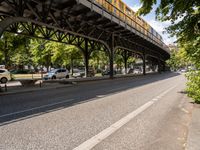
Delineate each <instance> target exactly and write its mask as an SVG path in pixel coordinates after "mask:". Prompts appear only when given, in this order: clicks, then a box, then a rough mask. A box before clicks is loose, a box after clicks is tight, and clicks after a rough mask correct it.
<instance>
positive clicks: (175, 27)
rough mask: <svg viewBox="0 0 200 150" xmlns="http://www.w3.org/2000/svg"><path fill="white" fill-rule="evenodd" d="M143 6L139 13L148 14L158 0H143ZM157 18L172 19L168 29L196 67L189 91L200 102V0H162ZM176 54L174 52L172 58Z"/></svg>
mask: <svg viewBox="0 0 200 150" xmlns="http://www.w3.org/2000/svg"><path fill="white" fill-rule="evenodd" d="M141 2H142V8H141V9H140V10H139V11H138V14H140V15H141V14H143V15H145V14H147V13H149V12H150V11H151V10H152V6H153V5H154V4H156V3H157V2H158V1H157V0H141ZM156 18H157V19H158V20H160V21H171V23H172V25H171V26H169V27H168V28H167V29H166V30H167V32H168V33H170V34H171V35H172V36H174V35H175V36H176V37H177V39H178V40H177V43H178V44H179V45H180V47H181V48H182V51H184V53H185V54H186V55H185V61H187V60H189V61H190V62H191V63H193V64H194V65H195V67H196V69H197V70H196V71H192V72H191V73H189V74H188V75H187V78H188V83H187V91H188V94H189V96H191V97H192V98H193V99H194V100H195V101H198V102H200V96H199V95H200V86H199V85H200V79H199V75H200V71H199V70H200V59H199V58H200V22H199V18H200V1H199V0H161V2H160V4H159V6H158V7H157V9H156ZM173 58H175V56H174V55H173V54H172V59H173ZM172 59H171V60H172Z"/></svg>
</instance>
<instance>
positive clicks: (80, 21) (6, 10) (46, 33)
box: [0, 0, 169, 77]
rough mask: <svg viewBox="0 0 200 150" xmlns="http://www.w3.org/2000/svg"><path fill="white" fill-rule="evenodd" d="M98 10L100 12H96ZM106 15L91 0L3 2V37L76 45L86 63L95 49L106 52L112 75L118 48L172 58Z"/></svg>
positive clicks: (0, 30) (0, 25)
mask: <svg viewBox="0 0 200 150" xmlns="http://www.w3.org/2000/svg"><path fill="white" fill-rule="evenodd" d="M83 2H86V3H87V4H88V5H89V6H91V7H88V6H86V5H85V4H83ZM95 8H98V9H97V10H100V12H99V13H98V12H97V11H95V10H94V9H95ZM105 14H108V12H106V10H105V9H103V8H101V7H98V6H97V5H94V4H93V3H92V2H90V1H89V0H82V1H80V0H59V1H54V0H44V1H40V0H29V1H27V0H17V1H16V0H1V1H0V20H1V22H0V35H1V34H2V33H3V32H4V31H8V32H12V33H17V34H22V35H26V36H30V37H36V38H42V39H46V40H52V41H57V42H62V43H66V44H72V45H76V46H78V47H79V48H80V49H81V50H82V51H83V53H84V56H85V57H84V58H86V61H85V63H87V61H88V60H87V59H89V56H88V55H90V54H91V51H92V50H95V49H103V50H106V51H107V52H108V55H109V58H110V69H111V72H112V70H113V69H112V68H113V55H114V51H115V50H116V49H119V48H121V49H124V50H128V51H132V52H135V53H138V54H140V55H142V56H143V58H145V57H144V55H149V56H153V57H155V58H157V59H160V60H161V61H163V62H164V61H165V60H166V59H168V58H169V54H168V53H167V52H166V51H165V50H163V49H162V48H160V47H159V46H157V45H156V44H155V42H151V40H147V37H145V36H144V35H142V34H141V33H139V32H138V31H136V30H134V29H131V30H130V29H129V27H128V25H126V28H124V26H123V25H122V24H124V23H123V22H122V21H120V20H119V23H116V21H114V18H115V19H116V17H114V16H113V15H112V14H111V17H112V18H113V20H112V19H111V20H110V19H108V18H107V17H106V15H105ZM86 40H87V41H88V42H87V43H89V50H88V46H86V44H82V43H85V41H86ZM91 43H92V44H91ZM82 45H85V46H84V47H83V46H82ZM86 47H87V48H86ZM85 49H87V50H85ZM86 53H87V54H86ZM144 61H145V60H144ZM86 70H87V69H86ZM112 76H113V74H111V77H112Z"/></svg>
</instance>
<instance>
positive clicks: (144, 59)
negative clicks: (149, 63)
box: [142, 53, 146, 75]
mask: <svg viewBox="0 0 200 150" xmlns="http://www.w3.org/2000/svg"><path fill="white" fill-rule="evenodd" d="M142 60H143V75H146V54H145V53H143V56H142Z"/></svg>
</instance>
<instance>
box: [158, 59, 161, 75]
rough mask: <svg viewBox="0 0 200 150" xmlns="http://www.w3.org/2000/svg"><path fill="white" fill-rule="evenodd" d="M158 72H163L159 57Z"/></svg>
mask: <svg viewBox="0 0 200 150" xmlns="http://www.w3.org/2000/svg"><path fill="white" fill-rule="evenodd" d="M158 73H161V61H160V59H158Z"/></svg>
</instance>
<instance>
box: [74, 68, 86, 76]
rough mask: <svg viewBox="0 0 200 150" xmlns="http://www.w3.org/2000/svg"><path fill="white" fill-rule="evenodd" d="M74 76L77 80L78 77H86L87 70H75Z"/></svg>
mask: <svg viewBox="0 0 200 150" xmlns="http://www.w3.org/2000/svg"><path fill="white" fill-rule="evenodd" d="M72 76H73V77H75V78H77V77H81V78H82V77H84V76H85V70H81V69H77V68H74V69H73V75H72Z"/></svg>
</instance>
